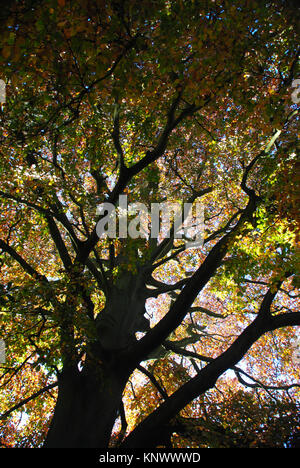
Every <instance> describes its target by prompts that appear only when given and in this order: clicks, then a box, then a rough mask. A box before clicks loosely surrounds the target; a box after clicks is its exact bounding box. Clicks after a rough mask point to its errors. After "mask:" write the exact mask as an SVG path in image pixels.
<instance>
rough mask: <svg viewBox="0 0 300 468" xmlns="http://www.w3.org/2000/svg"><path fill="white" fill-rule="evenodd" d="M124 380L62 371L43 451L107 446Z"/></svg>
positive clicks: (112, 374)
mask: <svg viewBox="0 0 300 468" xmlns="http://www.w3.org/2000/svg"><path fill="white" fill-rule="evenodd" d="M125 383H126V379H124V378H120V377H118V376H117V375H116V373H113V372H109V371H108V372H106V373H104V372H103V373H99V372H98V373H97V375H96V376H95V375H93V374H92V373H89V374H87V375H83V374H81V373H79V372H74V371H68V372H66V373H65V374H64V375H63V376H62V378H61V379H60V383H59V390H58V400H57V404H56V407H55V412H54V416H53V419H52V422H51V426H50V429H49V431H48V435H47V438H46V441H45V445H44V447H45V448H99V447H107V445H108V442H109V439H110V435H111V430H112V427H113V425H114V422H115V419H116V417H117V414H118V410H119V407H120V403H121V398H122V392H123V389H124V385H125Z"/></svg>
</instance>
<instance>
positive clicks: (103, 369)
mask: <svg viewBox="0 0 300 468" xmlns="http://www.w3.org/2000/svg"><path fill="white" fill-rule="evenodd" d="M1 15H2V17H3V19H2V21H1V25H0V29H1V31H0V32H1V44H0V48H1V51H2V54H1V59H0V63H1V78H3V79H5V81H6V83H7V85H6V102H5V103H4V104H3V105H2V109H1V111H0V126H1V137H0V140H1V146H0V151H1V154H0V156H1V158H0V177H1V187H0V208H1V210H0V281H1V283H0V314H1V322H0V338H3V339H4V340H5V342H6V347H7V362H6V363H4V364H1V369H2V376H1V390H2V392H3V397H2V400H1V404H0V407H1V412H2V415H3V421H2V422H3V426H2V427H1V429H0V436H1V444H2V446H4V447H12V446H15V447H24V446H25V447H40V446H42V445H43V441H44V440H45V438H46V434H47V431H48V427H49V424H50V420H51V418H52V417H53V414H54V417H53V421H54V423H52V427H56V426H55V421H56V417H59V416H57V414H58V413H59V405H58V404H57V403H56V402H57V391H56V385H58V390H59V391H58V395H59V394H60V392H61V393H62V394H63V393H64V390H63V389H64V387H63V385H64V382H66V381H67V379H68V378H69V376H70V375H71V374H72V376H73V377H72V378H74V381H76V382H77V381H78V382H83V381H84V382H88V381H92V382H93V383H94V379H95V381H96V382H97V385H96V387H97V389H95V391H98V392H99V396H98V398H96V397H95V399H92V398H90V395H91V394H92V391H91V390H90V388H91V385H88V384H86V385H85V386H84V385H83V384H82V385H81V386H80V388H81V389H82V390H81V391H82V392H84V391H86V392H88V391H89V392H90V393H86V394H85V396H84V397H82V398H83V399H84V400H87V401H94V402H95V401H96V403H94V404H95V405H96V406H97V405H98V404H99V411H104V413H105V414H108V413H109V411H108V409H107V408H106V407H105V404H104V403H103V405H104V407H103V408H102V409H101V401H102V400H103V401H105V399H104V398H103V395H106V396H107V395H109V392H111V394H112V396H111V405H112V407H113V408H114V409H113V410H112V411H111V413H112V416H111V418H110V421H109V423H108V425H110V430H109V435H108V436H107V435H105V436H104V435H103V439H101V438H100V436H99V437H98V439H99V442H98V444H99V446H104V445H105V446H107V445H108V444H110V445H118V446H119V445H120V446H124V447H126V446H127V447H128V446H129V447H130V446H132V447H138V446H142V447H144V446H146V444H150V445H149V446H166V445H167V446H170V444H171V445H172V446H174V447H178V446H180V447H185V446H187V447H189V446H199V447H229V446H234V447H238V446H243V447H244V446H250V447H261V446H262V447H265V446H275V447H279V446H282V445H283V444H284V443H286V444H287V441H288V440H289V437H290V435H291V434H292V433H293V432H294V431H296V430H297V425H298V424H299V421H298V420H297V416H296V413H297V398H298V397H299V383H298V384H297V378H299V368H298V367H297V362H296V360H295V359H294V358H293V356H294V354H293V353H294V351H293V345H294V340H295V338H296V336H297V334H296V328H295V326H296V325H299V324H300V319H299V312H297V305H298V303H297V300H298V297H299V293H298V289H297V288H298V287H299V212H298V205H299V192H298V190H297V185H298V179H297V173H298V172H299V171H297V169H298V168H299V163H298V161H297V155H298V149H297V127H298V114H297V105H296V104H295V103H293V101H292V99H291V93H292V89H293V88H292V83H293V80H294V79H295V78H296V77H297V60H298V36H297V23H298V20H299V12H298V10H297V9H296V7H295V5H294V2H292V1H284V0H282V1H278V2H274V1H269V2H266V3H263V2H259V1H256V0H244V1H242V2H241V1H235V0H233V1H232V0H231V1H229V0H228V1H227V0H224V1H219V0H218V1H214V0H211V1H206V2H200V1H197V0H194V1H193V0H191V1H185V2H183V1H180V0H176V1H172V2H171V1H166V0H143V1H142V2H141V1H136V0H125V1H119V0H114V1H103V0H90V1H89V2H86V1H83V0H76V1H72V2H71V1H69V0H43V1H41V2H36V1H35V0H21V1H14V0H13V1H11V2H10V4H9V5H8V6H7V7H5V8H4V10H3V12H2V13H1ZM120 194H126V195H127V197H128V202H137V201H138V202H142V203H144V204H145V205H146V206H147V207H149V208H150V204H151V203H153V202H162V201H164V200H169V201H180V202H181V203H184V202H190V201H195V200H201V201H202V203H203V206H204V216H205V232H204V241H203V245H202V246H201V247H197V248H193V249H186V248H185V244H184V241H183V240H182V241H181V240H176V239H174V238H173V237H172V235H171V239H169V240H168V239H162V238H160V239H158V240H156V239H151V238H150V239H147V240H145V239H143V238H138V239H132V238H127V239H124V238H117V239H107V238H100V239H99V238H98V236H97V233H96V224H97V222H98V221H99V219H100V218H99V215H98V214H97V206H98V205H99V204H100V203H103V202H110V203H112V204H114V205H115V206H116V207H117V204H118V197H119V195H120ZM171 234H172V231H171ZM240 361H241V362H240ZM116 376H118V378H117V380H118V382H121V383H120V384H119V385H120V389H119V393H120V395H119V401H117V400H118V398H117V397H116V398H115V397H114V396H113V393H112V392H113V390H112V388H113V383H112V382H115V378H116ZM64 379H66V380H64ZM81 379H82V380H81ZM84 379H87V380H84ZM89 379H90V380H89ZM218 379H219V380H218ZM71 381H72V382H74V381H73V380H71ZM217 381H218V382H217ZM216 382H217V384H216ZM216 385H217V386H219V385H220V388H219V389H217V387H216ZM244 387H246V388H244ZM73 388H74V389H75V387H73ZM88 389H89V390H88ZM93 391H94V390H93ZM73 393H74V395H75V394H76V395H75V396H74V398H75V397H76V398H77V396H78V394H79V390H78V393H76V392H75V390H74V392H73ZM122 394H123V402H122ZM220 395H221V397H220ZM83 399H82V400H81V401H83ZM113 400H114V401H113ZM91 405H92V403H91ZM114 405H117V406H116V408H115V407H114ZM79 406H80V405H79ZM77 407H78V403H74V407H73V408H77ZM124 408H125V411H124ZM71 412H72V410H70V414H71ZM73 413H74V411H73ZM73 413H72V414H73ZM94 413H95V415H96V414H97V411H96V409H95V412H94ZM79 419H80V417H79V416H78V421H79ZM104 419H105V418H104ZM114 423H115V426H114V430H113V431H112V428H113V425H114ZM86 424H87V427H84V425H83V426H82V434H83V435H84V436H85V434H86V433H88V432H89V431H88V429H87V428H89V427H95V426H94V425H93V423H92V422H89V421H87V422H86ZM70 425H71V423H70ZM78 425H79V426H80V422H78ZM99 425H100V422H99ZM59 426H60V427H61V428H62V425H61V424H59ZM33 428H34V429H33ZM61 430H62V433H63V429H61ZM53 431H54V429H53ZM50 432H51V430H50V431H49V433H50ZM95 432H97V431H96V429H95ZM102 432H103V434H104V432H105V431H104V430H103V431H102V429H101V427H99V434H101V433H102ZM52 433H53V432H52ZM149 433H151V434H152V435H151V437H152V438H151V437H148V436H146V434H149ZM110 434H112V435H111V437H110ZM70 437H72V435H70ZM74 437H75V436H74ZM87 437H88V436H87ZM91 437H92V436H91ZM95 437H96V436H95ZM98 439H97V440H98ZM49 440H50V439H49ZM61 440H62V444H63V443H65V444H68V443H69V444H70V443H74V444H75V442H74V441H73V442H70V441H68V442H64V441H63V438H61ZM74 440H75V439H74ZM47 443H48V444H50V442H49V441H48V442H46V444H47ZM89 443H90V444H95V442H89ZM82 444H83V446H84V444H86V445H85V446H88V445H87V444H88V442H82ZM90 446H91V445H90Z"/></svg>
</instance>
